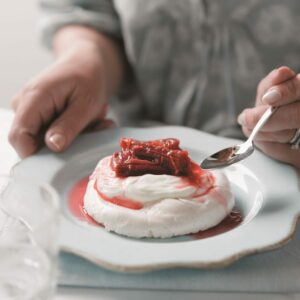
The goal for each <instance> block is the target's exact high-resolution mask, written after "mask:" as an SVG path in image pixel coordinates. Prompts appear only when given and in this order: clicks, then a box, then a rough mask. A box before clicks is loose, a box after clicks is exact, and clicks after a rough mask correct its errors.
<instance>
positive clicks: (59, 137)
mask: <svg viewBox="0 0 300 300" xmlns="http://www.w3.org/2000/svg"><path fill="white" fill-rule="evenodd" d="M95 106H96V107H97V108H98V109H95ZM101 108H102V105H99V104H98V103H95V105H94V106H93V107H92V106H90V108H88V106H87V105H85V103H84V102H83V101H74V102H71V103H70V105H69V106H68V107H67V108H66V110H65V111H64V112H63V113H62V114H61V115H60V116H59V117H58V118H57V119H56V120H55V121H54V122H53V123H52V124H51V125H50V127H49V129H48V130H47V132H46V135H45V144H46V145H47V146H48V147H49V148H50V149H51V150H52V151H54V152H62V151H64V150H65V149H67V148H68V147H69V146H70V144H71V143H72V142H73V140H74V139H75V138H76V137H77V135H78V134H79V133H80V132H81V131H83V129H85V128H86V127H87V126H88V125H89V124H90V123H91V122H92V121H93V119H94V118H95V114H97V115H99V110H100V111H101V110H102V109H101Z"/></svg>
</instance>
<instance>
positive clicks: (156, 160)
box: [111, 138, 191, 177]
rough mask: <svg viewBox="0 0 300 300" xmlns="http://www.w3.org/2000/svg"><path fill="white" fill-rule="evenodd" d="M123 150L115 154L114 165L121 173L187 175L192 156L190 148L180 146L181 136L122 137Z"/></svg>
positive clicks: (132, 174)
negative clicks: (147, 139) (139, 138)
mask: <svg viewBox="0 0 300 300" xmlns="http://www.w3.org/2000/svg"><path fill="white" fill-rule="evenodd" d="M120 146H121V150H120V151H117V152H115V153H114V154H113V156H112V161H111V163H112V169H113V170H114V171H115V172H116V175H117V176H120V177H128V176H140V175H144V174H168V175H174V176H187V175H188V174H189V172H190V168H191V160H190V158H189V154H188V152H187V151H185V150H182V149H181V148H180V147H179V140H178V139H173V138H169V139H161V140H153V141H147V142H142V141H137V140H134V139H127V138H121V140H120Z"/></svg>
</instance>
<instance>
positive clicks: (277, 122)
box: [238, 67, 300, 168]
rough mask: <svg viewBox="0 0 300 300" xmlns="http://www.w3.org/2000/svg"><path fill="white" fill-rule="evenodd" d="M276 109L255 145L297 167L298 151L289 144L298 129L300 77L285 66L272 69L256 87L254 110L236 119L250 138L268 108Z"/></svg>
mask: <svg viewBox="0 0 300 300" xmlns="http://www.w3.org/2000/svg"><path fill="white" fill-rule="evenodd" d="M270 105H271V106H279V108H278V110H277V111H276V112H275V113H274V115H273V116H272V117H271V118H270V119H269V120H268V122H267V123H266V124H265V126H264V127H263V129H262V130H261V132H259V133H258V134H257V136H256V138H255V145H256V146H257V147H258V148H259V149H261V150H262V151H263V152H264V153H266V154H267V155H269V156H271V157H273V158H275V159H277V160H279V161H282V162H285V163H288V164H291V165H294V166H295V167H297V168H300V151H299V150H297V149H292V145H291V144H290V142H291V141H292V140H293V138H294V137H295V134H297V133H299V130H298V129H299V128H300V75H299V74H296V73H295V72H294V71H292V70H291V69H289V68H287V67H281V68H279V69H275V70H273V71H272V72H271V73H270V74H268V75H267V76H266V77H265V78H264V79H263V80H262V81H261V82H260V84H259V86H258V89H257V96H256V107H254V108H251V109H245V110H244V111H243V112H242V113H241V114H240V115H239V117H238V122H239V123H240V124H241V125H242V129H243V132H244V133H245V135H246V136H249V135H250V133H251V131H252V129H253V128H254V126H255V124H256V123H257V122H258V120H259V119H260V117H261V116H262V114H263V113H264V112H265V110H266V109H267V107H268V106H270Z"/></svg>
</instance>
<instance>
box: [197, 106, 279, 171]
mask: <svg viewBox="0 0 300 300" xmlns="http://www.w3.org/2000/svg"><path fill="white" fill-rule="evenodd" d="M276 110H277V108H273V107H269V108H268V109H267V110H266V111H265V113H264V114H263V115H262V117H261V118H260V119H259V121H258V122H257V124H256V125H255V127H254V128H253V131H252V132H251V135H250V136H249V138H248V139H247V141H245V142H244V143H242V144H239V145H235V146H232V147H228V148H225V149H222V150H220V151H218V152H216V153H214V154H212V155H211V156H209V157H207V158H206V159H205V160H204V161H203V162H202V163H201V165H200V166H201V168H202V169H216V168H223V167H227V166H230V165H232V164H235V163H237V162H239V161H241V160H243V159H245V158H246V157H248V156H249V155H251V154H252V153H253V152H254V145H253V139H254V138H255V136H256V134H257V133H258V131H259V130H260V129H261V128H262V127H263V126H264V124H265V123H266V122H267V120H268V119H269V118H270V117H271V116H272V115H273V113H274V112H275V111H276Z"/></svg>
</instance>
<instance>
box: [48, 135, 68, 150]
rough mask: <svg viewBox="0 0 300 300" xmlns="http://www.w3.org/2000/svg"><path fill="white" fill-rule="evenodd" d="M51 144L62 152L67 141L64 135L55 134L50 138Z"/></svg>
mask: <svg viewBox="0 0 300 300" xmlns="http://www.w3.org/2000/svg"><path fill="white" fill-rule="evenodd" d="M49 142H50V143H51V144H52V145H53V146H54V148H55V149H56V150H58V151H60V150H62V149H63V147H64V146H65V143H66V139H65V137H64V136H63V135H62V134H60V133H54V134H52V135H51V136H50V138H49Z"/></svg>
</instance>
